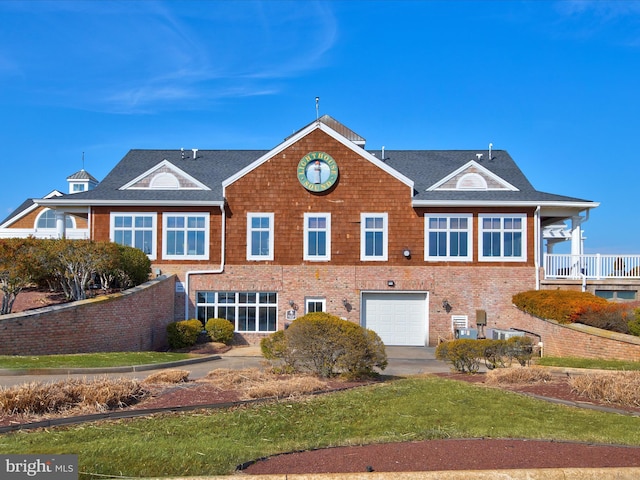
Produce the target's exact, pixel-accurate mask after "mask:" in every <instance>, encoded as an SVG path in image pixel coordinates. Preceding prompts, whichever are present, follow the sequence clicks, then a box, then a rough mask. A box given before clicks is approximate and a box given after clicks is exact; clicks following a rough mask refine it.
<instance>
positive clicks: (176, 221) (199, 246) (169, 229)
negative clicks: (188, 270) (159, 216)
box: [162, 213, 209, 260]
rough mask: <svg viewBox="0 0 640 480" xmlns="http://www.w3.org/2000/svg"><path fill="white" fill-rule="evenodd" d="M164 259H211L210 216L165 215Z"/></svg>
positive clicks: (196, 214)
mask: <svg viewBox="0 0 640 480" xmlns="http://www.w3.org/2000/svg"><path fill="white" fill-rule="evenodd" d="M162 235H163V242H162V243H163V245H164V252H163V258H164V259H166V260H207V259H208V258H209V214H208V213H165V214H163V227H162Z"/></svg>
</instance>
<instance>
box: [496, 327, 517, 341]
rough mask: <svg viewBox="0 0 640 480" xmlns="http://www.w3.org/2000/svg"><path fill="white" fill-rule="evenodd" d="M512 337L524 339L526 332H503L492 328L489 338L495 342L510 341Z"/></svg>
mask: <svg viewBox="0 0 640 480" xmlns="http://www.w3.org/2000/svg"><path fill="white" fill-rule="evenodd" d="M487 333H489V332H487ZM511 337H524V332H519V331H517V330H502V329H500V328H492V329H491V330H490V336H489V338H492V339H493V340H509V339H510V338H511Z"/></svg>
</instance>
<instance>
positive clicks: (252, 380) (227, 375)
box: [206, 368, 327, 400]
mask: <svg viewBox="0 0 640 480" xmlns="http://www.w3.org/2000/svg"><path fill="white" fill-rule="evenodd" d="M206 381H208V382H210V383H213V384H214V385H215V386H216V387H218V388H219V389H221V390H232V389H233V390H237V391H238V392H239V394H240V396H241V398H243V399H245V400H247V399H251V398H265V397H278V398H283V397H292V396H296V395H305V394H308V393H313V392H317V391H320V390H323V389H325V388H326V386H327V385H326V383H324V382H322V381H321V380H319V379H317V378H316V377H312V376H307V375H275V374H272V373H268V372H264V371H261V370H258V369H257V368H247V369H243V370H229V369H225V368H218V369H216V370H212V371H211V372H209V373H208V374H207V377H206Z"/></svg>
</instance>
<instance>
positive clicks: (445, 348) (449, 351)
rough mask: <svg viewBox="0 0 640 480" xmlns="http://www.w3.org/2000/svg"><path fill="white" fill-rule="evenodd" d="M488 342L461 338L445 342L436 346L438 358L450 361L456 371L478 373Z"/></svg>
mask: <svg viewBox="0 0 640 480" xmlns="http://www.w3.org/2000/svg"><path fill="white" fill-rule="evenodd" d="M487 345H488V342H487V341H483V340H472V339H469V338H461V339H458V340H453V341H451V342H444V343H441V344H440V345H438V347H437V348H436V358H437V359H438V360H444V361H446V362H450V363H451V365H452V366H453V368H454V370H455V371H456V372H463V373H476V372H477V371H478V370H479V368H480V360H481V359H482V358H484V352H485V349H486V348H487Z"/></svg>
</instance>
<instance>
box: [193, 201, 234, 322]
mask: <svg viewBox="0 0 640 480" xmlns="http://www.w3.org/2000/svg"><path fill="white" fill-rule="evenodd" d="M220 212H221V213H222V218H221V223H222V231H221V238H220V266H219V267H218V268H216V269H213V270H189V271H187V272H186V273H185V285H184V319H185V320H188V319H189V276H191V275H203V274H218V273H222V272H224V263H225V255H226V231H227V213H226V211H225V204H224V202H223V203H222V205H220Z"/></svg>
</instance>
